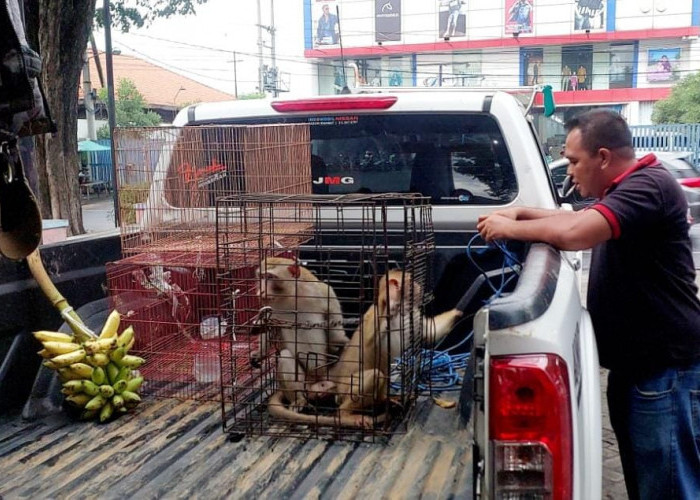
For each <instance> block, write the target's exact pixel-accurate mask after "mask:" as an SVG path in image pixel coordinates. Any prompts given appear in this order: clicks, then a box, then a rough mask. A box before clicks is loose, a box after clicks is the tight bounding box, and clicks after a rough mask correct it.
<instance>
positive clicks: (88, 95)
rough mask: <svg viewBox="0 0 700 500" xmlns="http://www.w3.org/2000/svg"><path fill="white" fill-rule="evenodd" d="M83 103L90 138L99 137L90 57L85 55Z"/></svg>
mask: <svg viewBox="0 0 700 500" xmlns="http://www.w3.org/2000/svg"><path fill="white" fill-rule="evenodd" d="M83 104H85V120H86V122H87V135H88V139H90V140H91V141H94V140H95V139H97V132H96V131H95V99H94V96H93V95H92V82H91V81H90V58H89V57H87V54H86V55H85V63H84V64H83Z"/></svg>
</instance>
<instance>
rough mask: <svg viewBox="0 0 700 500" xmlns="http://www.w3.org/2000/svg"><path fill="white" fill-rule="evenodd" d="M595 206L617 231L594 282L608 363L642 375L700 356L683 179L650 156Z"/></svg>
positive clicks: (596, 259)
mask: <svg viewBox="0 0 700 500" xmlns="http://www.w3.org/2000/svg"><path fill="white" fill-rule="evenodd" d="M591 208H592V209H593V210H597V211H598V212H600V213H601V214H602V215H603V216H604V217H605V219H606V220H607V221H608V223H609V224H610V227H611V228H612V232H613V237H612V239H610V240H608V241H606V242H604V243H601V244H599V245H597V246H596V247H594V248H593V252H592V256H591V266H590V276H589V281H588V299H587V306H588V310H589V311H590V314H591V319H592V320H593V327H594V328H595V334H596V339H597V342H598V352H599V355H600V364H601V365H602V366H604V367H606V368H610V369H623V370H625V371H628V372H630V373H633V374H640V375H641V374H647V373H653V372H654V371H656V370H658V369H662V368H665V367H669V366H679V365H683V364H686V363H688V362H690V361H693V360H697V359H700V300H699V299H698V296H697V293H698V288H697V285H696V284H695V268H694V265H693V255H692V246H691V242H690V237H689V235H688V220H687V211H688V206H687V202H686V199H685V196H684V195H683V192H682V190H681V188H680V186H679V185H678V182H677V181H676V180H675V179H674V178H673V177H672V176H671V174H670V173H669V172H668V171H667V170H666V169H665V168H663V167H662V166H661V165H660V164H659V163H658V161H657V160H656V157H655V156H654V155H647V156H645V157H644V158H642V159H641V160H640V161H639V162H638V163H637V164H636V165H635V166H634V167H632V168H631V169H629V170H627V171H626V172H624V173H623V174H622V175H620V176H619V177H618V178H617V179H615V180H614V182H613V184H612V186H611V187H610V188H609V189H608V190H607V191H606V193H605V195H604V196H603V198H601V199H600V200H599V201H598V202H597V203H596V204H595V205H593V206H592V207H591Z"/></svg>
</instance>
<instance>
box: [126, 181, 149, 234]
mask: <svg viewBox="0 0 700 500" xmlns="http://www.w3.org/2000/svg"><path fill="white" fill-rule="evenodd" d="M148 189H149V185H148V183H147V182H144V183H142V184H132V185H129V186H120V187H119V207H120V208H121V220H122V221H123V222H126V223H127V224H134V223H135V222H136V210H135V209H134V205H135V204H136V203H145V202H146V200H148Z"/></svg>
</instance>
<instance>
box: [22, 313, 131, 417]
mask: <svg viewBox="0 0 700 500" xmlns="http://www.w3.org/2000/svg"><path fill="white" fill-rule="evenodd" d="M64 317H65V319H66V322H67V323H68V325H69V326H70V327H71V329H72V330H73V332H74V333H75V335H70V334H67V333H61V332H51V331H45V330H44V331H38V332H34V337H36V339H37V340H39V342H41V343H42V344H43V347H44V348H43V349H42V350H41V351H39V355H40V356H41V357H42V358H44V363H43V364H44V366H46V367H48V368H51V369H52V370H56V372H57V373H58V376H59V378H60V379H61V382H63V389H62V390H61V392H63V394H65V395H66V401H67V402H68V403H69V404H71V405H72V406H75V407H76V408H79V409H81V410H82V413H81V418H83V419H86V420H90V419H93V418H96V417H97V418H99V420H100V422H105V421H107V420H109V419H110V418H111V417H112V416H113V415H115V414H119V413H126V412H127V411H128V410H129V409H130V408H133V407H134V406H136V405H137V404H138V403H139V402H140V401H141V397H140V396H139V394H138V390H139V388H140V387H141V384H142V383H143V377H142V376H141V375H140V373H139V372H138V371H137V368H138V367H139V366H141V365H142V364H143V363H144V362H145V360H144V359H143V358H140V357H138V356H133V355H131V354H128V352H129V349H131V347H132V346H133V345H134V329H133V328H132V327H131V326H129V327H128V328H125V329H124V331H122V333H121V334H117V330H118V329H119V319H120V318H119V313H118V312H117V311H116V310H114V311H112V312H111V313H110V315H109V317H108V318H107V321H106V323H105V325H104V327H103V328H102V332H101V333H100V335H99V336H97V335H95V334H94V333H93V332H92V331H90V330H89V329H87V327H86V326H85V325H84V324H82V323H81V322H79V321H76V320H74V319H73V318H71V317H69V316H68V315H66V316H64ZM77 339H85V340H83V341H79V340H77Z"/></svg>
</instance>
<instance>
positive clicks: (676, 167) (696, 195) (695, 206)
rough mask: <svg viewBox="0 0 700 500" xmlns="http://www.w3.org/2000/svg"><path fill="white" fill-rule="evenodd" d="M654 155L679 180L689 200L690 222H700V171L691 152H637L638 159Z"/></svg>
mask: <svg viewBox="0 0 700 500" xmlns="http://www.w3.org/2000/svg"><path fill="white" fill-rule="evenodd" d="M648 153H654V154H655V155H656V157H657V158H658V159H659V161H660V162H661V164H662V165H663V166H664V167H665V168H666V170H668V171H669V172H671V174H672V175H673V176H674V177H675V178H676V180H678V182H679V184H680V185H681V188H682V189H683V192H684V193H685V197H686V199H687V200H688V221H689V222H690V223H691V224H694V223H695V222H699V221H700V170H698V168H697V167H696V166H695V165H693V163H692V161H691V154H692V153H691V152H690V151H672V152H667V151H637V157H638V158H641V157H642V156H644V155H646V154H648Z"/></svg>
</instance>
